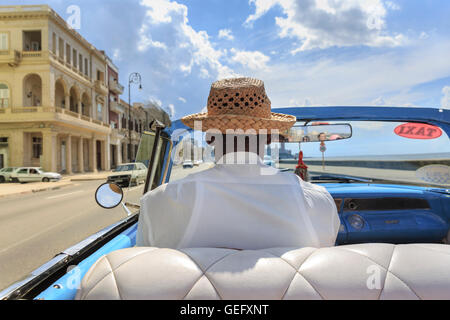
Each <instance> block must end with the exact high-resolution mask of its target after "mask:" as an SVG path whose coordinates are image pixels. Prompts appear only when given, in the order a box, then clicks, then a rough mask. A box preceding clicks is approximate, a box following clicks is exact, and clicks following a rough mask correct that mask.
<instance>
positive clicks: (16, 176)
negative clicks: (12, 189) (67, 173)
mask: <svg viewBox="0 0 450 320" xmlns="http://www.w3.org/2000/svg"><path fill="white" fill-rule="evenodd" d="M61 178H62V177H61V175H60V174H59V173H55V172H45V171H44V170H43V169H42V168H33V167H31V168H24V167H22V168H18V169H17V170H16V171H15V172H13V173H12V174H11V181H12V182H20V183H26V182H50V181H59V180H61Z"/></svg>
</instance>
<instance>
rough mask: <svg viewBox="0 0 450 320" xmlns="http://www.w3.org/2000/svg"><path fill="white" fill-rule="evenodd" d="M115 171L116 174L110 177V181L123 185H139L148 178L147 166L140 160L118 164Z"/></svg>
mask: <svg viewBox="0 0 450 320" xmlns="http://www.w3.org/2000/svg"><path fill="white" fill-rule="evenodd" d="M113 172H114V174H113V175H110V176H109V177H108V182H109V183H115V184H117V185H119V186H121V187H128V186H134V185H139V184H141V183H144V182H145V179H146V178H147V167H146V166H145V164H143V163H140V162H139V163H124V164H121V165H118V166H117V168H115V169H114V170H113Z"/></svg>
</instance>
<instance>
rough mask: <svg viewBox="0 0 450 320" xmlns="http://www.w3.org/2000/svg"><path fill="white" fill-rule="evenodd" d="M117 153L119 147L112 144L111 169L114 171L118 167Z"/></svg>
mask: <svg viewBox="0 0 450 320" xmlns="http://www.w3.org/2000/svg"><path fill="white" fill-rule="evenodd" d="M116 152H117V146H116V145H113V144H112V145H111V169H114V168H116V166H117V159H116Z"/></svg>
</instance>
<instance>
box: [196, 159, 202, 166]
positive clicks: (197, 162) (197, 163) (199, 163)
mask: <svg viewBox="0 0 450 320" xmlns="http://www.w3.org/2000/svg"><path fill="white" fill-rule="evenodd" d="M202 163H203V160H194V166H196V167H198V166H199V165H201V164H202Z"/></svg>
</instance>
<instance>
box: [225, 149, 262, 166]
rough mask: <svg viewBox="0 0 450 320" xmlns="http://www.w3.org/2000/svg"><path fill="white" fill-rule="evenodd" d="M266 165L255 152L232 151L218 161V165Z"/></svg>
mask: <svg viewBox="0 0 450 320" xmlns="http://www.w3.org/2000/svg"><path fill="white" fill-rule="evenodd" d="M236 164H240V165H242V164H244V165H258V166H261V165H264V163H263V161H262V160H261V158H260V157H259V156H258V155H257V154H256V153H254V152H230V153H227V154H225V155H224V156H223V157H222V158H220V159H219V160H218V161H216V165H236Z"/></svg>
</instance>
